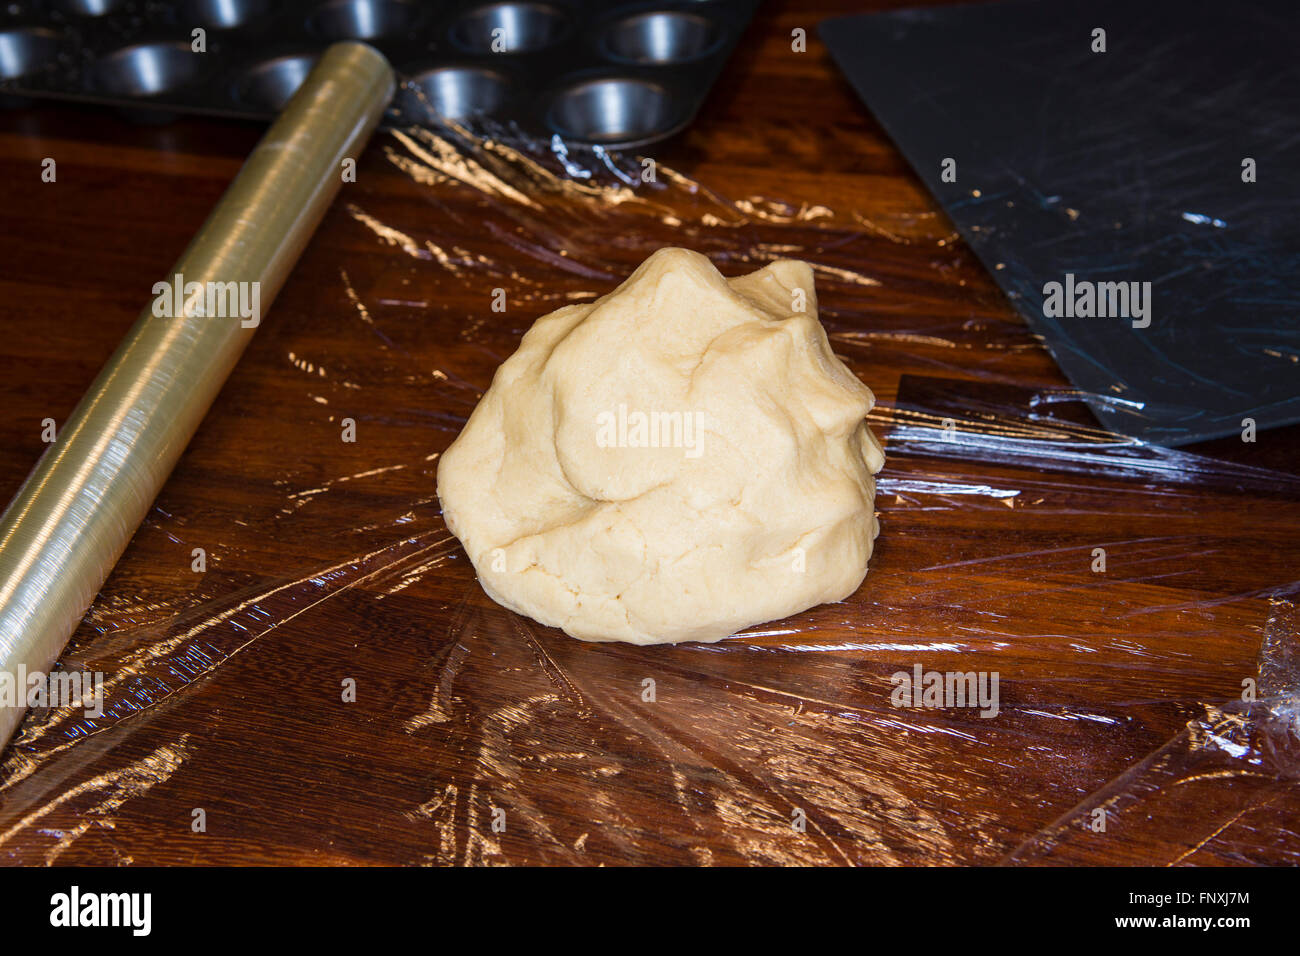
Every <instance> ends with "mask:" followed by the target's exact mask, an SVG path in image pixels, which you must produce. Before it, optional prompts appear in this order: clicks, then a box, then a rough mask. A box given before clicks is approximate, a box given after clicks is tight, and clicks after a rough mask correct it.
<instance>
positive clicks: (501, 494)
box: [438, 249, 885, 644]
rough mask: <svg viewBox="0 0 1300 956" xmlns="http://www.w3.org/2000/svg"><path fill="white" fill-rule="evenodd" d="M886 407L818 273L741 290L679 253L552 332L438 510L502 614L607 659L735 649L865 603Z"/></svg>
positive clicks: (786, 268) (478, 423)
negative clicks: (833, 343) (859, 373)
mask: <svg viewBox="0 0 1300 956" xmlns="http://www.w3.org/2000/svg"><path fill="white" fill-rule="evenodd" d="M801 307H802V311H800V308H801ZM873 404H874V397H873V396H872V394H871V391H870V389H868V388H867V387H866V386H865V385H863V384H862V383H861V382H859V381H858V379H857V378H856V377H854V375H853V374H852V373H851V372H849V370H848V369H847V368H845V367H844V365H843V363H842V362H840V360H839V359H837V358H836V357H835V355H834V354H833V353H832V352H831V349H830V345H829V343H828V342H827V340H826V333H825V332H824V331H823V330H822V327H821V324H820V323H819V322H818V321H817V300H816V294H815V292H814V290H813V275H812V270H811V269H810V268H809V267H808V265H807V264H805V263H802V262H794V261H789V260H784V261H778V262H774V263H772V264H771V265H769V266H767V267H765V268H763V269H760V270H758V271H757V272H754V273H752V274H750V275H747V276H742V277H739V278H736V279H730V280H728V279H724V278H723V277H722V276H721V275H720V274H719V273H718V271H717V270H716V269H715V268H714V267H713V266H712V264H711V263H710V262H709V260H708V259H706V258H705V257H704V256H702V255H700V254H698V253H695V252H690V251H687V250H685V249H661V250H660V251H658V252H656V253H655V254H654V255H652V256H650V258H649V259H647V260H646V261H645V262H644V263H642V265H641V267H640V268H638V269H637V270H636V272H635V273H633V274H632V276H631V278H629V279H628V280H627V281H626V282H624V283H623V284H622V285H621V286H619V287H618V288H617V289H615V290H614V291H613V292H611V293H610V294H608V295H606V296H604V297H603V298H601V299H598V300H597V301H595V302H594V303H588V304H583V305H571V306H566V307H565V308H562V309H559V310H557V311H555V312H552V313H551V314H550V315H546V316H543V317H542V318H540V319H538V320H537V322H536V323H534V325H533V327H532V328H531V329H529V330H528V332H527V334H525V335H524V337H523V341H522V342H521V343H520V345H519V350H518V351H517V352H515V354H514V355H512V356H511V357H510V358H509V359H507V360H506V361H505V363H503V364H502V366H501V367H500V368H499V369H498V370H497V373H496V376H495V378H493V380H492V386H491V388H489V389H488V391H487V392H486V394H484V396H483V398H482V400H481V401H480V402H479V404H478V407H477V408H475V409H474V413H473V414H472V415H471V416H470V419H469V421H468V422H467V423H466V425H465V429H464V431H462V432H461V434H460V436H459V437H458V438H457V439H456V441H455V442H454V443H452V445H451V447H450V448H448V449H447V451H446V453H445V454H444V455H443V456H442V460H441V462H440V463H439V466H438V496H439V498H440V499H441V501H442V507H443V514H444V516H445V519H446V522H447V527H448V528H449V529H450V530H451V531H452V533H454V534H455V535H456V537H458V538H459V539H460V540H461V542H462V543H463V544H464V546H465V550H466V552H467V553H468V554H469V556H470V560H471V561H473V563H474V567H475V569H476V570H477V571H478V576H479V580H480V582H482V585H483V588H484V590H485V591H487V593H488V594H489V595H490V596H491V597H492V598H493V599H494V600H495V601H497V602H498V603H500V604H503V605H505V606H506V607H508V608H510V609H512V610H515V611H518V612H519V613H521V614H526V615H528V616H529V617H531V618H534V619H536V620H538V621H540V622H542V623H543V624H548V625H552V626H554V627H560V628H563V629H564V630H565V631H566V632H568V633H569V634H571V635H572V636H574V637H577V638H581V639H582V640H586V641H630V642H632V643H634V644H657V643H669V642H677V641H716V640H719V639H721V638H723V637H726V636H727V635H729V634H732V633H734V632H735V631H737V630H740V629H742V628H744V627H747V626H749V625H752V624H757V623H760V622H763V621H769V620H773V619H775V618H782V617H786V616H788V615H791V614H794V613H796V612H798V611H802V610H804V609H805V608H808V607H812V606H813V605H815V604H821V603H823V602H826V601H839V600H843V599H844V598H845V597H847V596H848V595H850V594H852V593H853V592H854V591H855V590H856V589H857V587H858V585H859V584H861V583H862V579H863V576H864V575H865V574H866V571H867V559H868V558H869V557H870V556H871V547H872V541H873V539H874V538H875V536H876V533H877V525H876V520H875V515H874V510H873V499H874V496H875V483H874V480H873V478H872V475H874V474H875V473H876V472H878V471H879V470H880V468H881V467H882V466H883V465H884V460H885V456H884V452H883V451H882V450H881V448H880V445H879V443H877V441H876V439H875V437H874V436H873V435H872V434H871V431H870V430H869V429H868V428H867V425H866V422H865V421H864V420H863V418H864V416H865V415H866V414H867V412H868V411H869V410H870V409H871V407H872V405H873Z"/></svg>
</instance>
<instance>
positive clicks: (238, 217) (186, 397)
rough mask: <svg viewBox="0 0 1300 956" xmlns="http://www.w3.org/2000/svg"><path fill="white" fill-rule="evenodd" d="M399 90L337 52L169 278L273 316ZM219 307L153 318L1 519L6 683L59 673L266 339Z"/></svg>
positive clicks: (356, 54)
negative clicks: (189, 454)
mask: <svg viewBox="0 0 1300 956" xmlns="http://www.w3.org/2000/svg"><path fill="white" fill-rule="evenodd" d="M393 85H394V80H393V71H392V68H391V67H390V66H389V65H388V62H387V61H386V60H385V59H384V57H383V56H382V54H380V53H379V52H378V51H377V50H375V49H373V48H372V47H369V46H366V45H365V44H362V43H338V44H335V45H334V46H331V47H330V48H329V49H328V50H326V51H325V53H324V54H323V55H322V56H321V58H320V61H319V63H318V64H317V66H316V68H315V69H313V70H312V72H311V74H310V75H309V76H308V77H307V79H306V81H305V82H304V83H303V85H302V87H301V88H300V89H299V90H298V92H297V93H296V94H295V95H294V97H293V99H292V100H290V101H289V103H288V104H287V105H286V106H285V108H284V111H283V112H282V113H281V114H280V117H279V118H278V119H277V120H276V121H275V123H274V124H273V125H272V126H271V128H270V129H269V130H268V131H267V133H266V135H265V136H264V137H263V138H262V140H261V142H259V143H258V144H257V147H256V148H255V149H254V150H253V152H252V154H251V155H250V156H249V157H248V161H247V162H245V163H244V166H243V168H242V169H241V170H240V172H239V175H238V176H237V177H236V178H235V181H234V182H233V183H231V184H230V188H229V189H227V190H226V193H225V195H224V196H222V197H221V201H220V202H219V203H218V204H217V207H216V209H214V210H213V211H212V215H211V216H209V217H208V220H207V222H205V223H204V224H203V227H202V228H201V229H200V230H199V232H198V235H196V236H195V237H194V240H193V241H192V242H191V243H190V245H189V248H187V249H186V250H185V252H184V253H183V254H182V255H181V258H180V261H178V262H177V263H176V265H175V266H174V267H173V268H172V270H171V273H169V274H168V276H167V277H166V281H168V282H169V283H170V282H173V281H174V277H175V276H176V275H180V276H183V277H184V279H183V281H184V283H191V282H194V283H199V286H198V287H196V288H198V289H206V288H210V287H213V286H212V285H211V284H215V283H231V282H234V283H240V284H242V283H249V284H250V285H246V286H243V288H244V289H246V290H252V289H256V290H257V292H258V299H259V300H260V301H259V304H260V307H261V308H262V309H265V308H266V307H267V306H269V305H270V303H271V301H272V299H274V298H275V295H276V293H277V292H279V291H280V286H281V285H283V284H284V280H285V277H286V276H288V274H289V270H290V269H292V268H293V265H294V263H295V262H296V261H297V260H298V256H299V255H300V254H301V253H302V250H303V249H304V248H305V247H306V245H307V241H308V240H309V239H310V238H311V234H312V232H313V231H314V230H315V228H316V225H317V223H319V222H320V219H321V217H322V216H323V215H324V213H325V210H326V208H327V207H328V206H329V204H330V201H331V200H332V199H333V198H334V196H335V194H336V193H337V192H338V189H339V186H340V184H341V182H342V165H343V160H344V159H345V158H349V157H351V158H355V157H356V156H357V154H358V152H359V151H360V150H361V148H362V147H363V146H364V145H365V143H366V140H367V139H369V137H370V134H371V132H373V130H374V128H375V126H376V124H377V123H378V121H379V118H380V116H381V115H382V114H383V111H384V108H385V107H386V106H387V104H388V101H389V100H390V99H391V98H392V95H393ZM251 283H257V285H256V286H253V285H251ZM216 288H222V289H229V288H236V287H228V286H219V287H216ZM247 298H248V299H251V294H250V295H249V296H248V297H247ZM205 301H207V297H206V296H202V297H199V296H196V297H194V298H191V299H186V300H185V301H184V302H183V303H181V304H179V305H178V306H177V308H176V309H175V310H173V311H174V317H173V316H168V317H159V316H157V315H155V314H154V312H155V308H154V303H152V302H151V303H150V304H149V305H148V306H146V307H145V309H144V310H143V311H142V312H141V313H140V317H139V318H138V319H137V320H136V323H135V325H134V326H133V327H132V329H131V331H130V333H129V334H128V335H127V337H126V339H125V340H124V341H123V342H122V344H121V345H120V346H119V347H118V349H117V351H116V352H115V353H114V354H113V357H112V358H110V359H109V361H108V364H107V365H106V366H105V367H104V369H103V370H102V371H101V372H100V373H99V377H98V378H96V379H95V382H94V384H92V385H91V386H90V390H89V391H88V392H87V393H86V395H85V397H83V398H82V400H81V403H80V404H79V405H77V407H76V409H75V410H74V411H73V413H72V417H71V418H69V419H68V421H67V422H66V423H65V424H64V425H63V427H62V429H61V430H60V432H59V435H58V438H57V441H55V442H54V443H53V444H52V445H51V446H50V448H49V449H48V450H47V451H46V452H45V454H44V455H43V456H42V457H41V459H40V461H39V462H37V464H36V467H35V469H33V471H32V473H31V474H30V475H29V476H28V478H27V480H26V482H24V484H23V486H22V488H21V489H19V491H18V494H17V495H16V496H15V497H14V500H13V501H12V502H10V504H9V507H8V508H7V509H6V510H5V512H4V516H3V517H0V676H2V675H3V674H4V673H5V672H7V673H8V674H10V675H12V676H11V678H10V680H11V681H17V680H18V675H19V673H20V671H25V672H26V673H27V674H32V673H34V672H41V673H44V674H48V673H49V670H50V668H51V667H52V666H53V664H54V662H55V661H56V660H57V658H58V656H59V654H60V653H62V651H63V648H64V645H65V644H66V643H67V641H68V638H69V637H70V636H71V635H72V632H73V630H74V629H75V628H76V626H77V624H78V622H79V621H80V620H81V618H82V616H83V615H84V614H85V613H86V609H87V608H88V607H89V606H90V603H91V601H92V600H93V599H94V597H95V594H96V593H98V591H99V589H100V587H101V586H102V585H103V583H104V580H105V579H106V578H107V577H108V573H109V571H110V570H111V569H112V567H113V565H114V564H115V563H116V562H117V559H118V558H119V557H120V556H121V554H122V552H123V550H125V548H126V545H127V542H129V541H130V539H131V536H132V535H133V534H134V533H135V530H136V528H137V527H139V525H140V522H141V521H143V520H144V517H145V515H146V514H147V513H148V511H149V508H150V507H151V506H152V504H153V500H154V498H155V497H156V496H157V494H158V491H159V489H161V488H162V485H163V482H164V481H166V479H167V476H168V474H170V473H171V470H172V467H173V466H174V465H175V464H176V460H177V459H178V458H179V457H180V454H181V452H182V451H183V450H184V449H185V446H186V444H187V443H188V442H189V440H190V438H191V436H192V435H193V434H194V431H195V429H196V428H198V425H199V422H200V421H201V420H202V418H203V416H204V414H205V413H206V412H207V410H208V407H209V406H210V405H211V404H212V400H213V399H214V398H215V397H216V395H217V392H218V391H220V389H221V386H222V383H223V382H225V380H226V377H227V376H228V375H229V374H230V370H231V369H232V368H233V367H234V365H235V362H236V361H237V360H238V359H239V356H240V353H242V352H243V351H244V347H245V346H246V345H247V344H248V342H249V339H251V338H252V336H253V333H254V332H255V331H256V328H255V327H254V323H253V321H252V320H251V319H250V320H248V321H247V322H245V321H244V320H243V319H241V317H240V315H234V316H231V317H219V316H217V315H203V314H202V312H203V311H205V309H204V304H203V303H204V302H205ZM163 311H166V310H165V309H164V310H163ZM214 311H215V310H214ZM221 311H229V310H227V309H222V310H221ZM14 690H15V694H16V695H17V697H18V701H17V705H16V706H15V705H12V704H10V703H3V704H0V748H3V747H4V745H5V743H6V742H7V741H8V740H9V737H10V736H11V735H12V734H13V731H14V728H15V727H16V726H17V724H18V722H19V721H20V720H21V719H22V715H23V710H24V707H23V706H22V703H23V701H24V700H25V698H26V692H27V691H26V687H25V686H22V687H15V688H14Z"/></svg>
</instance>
